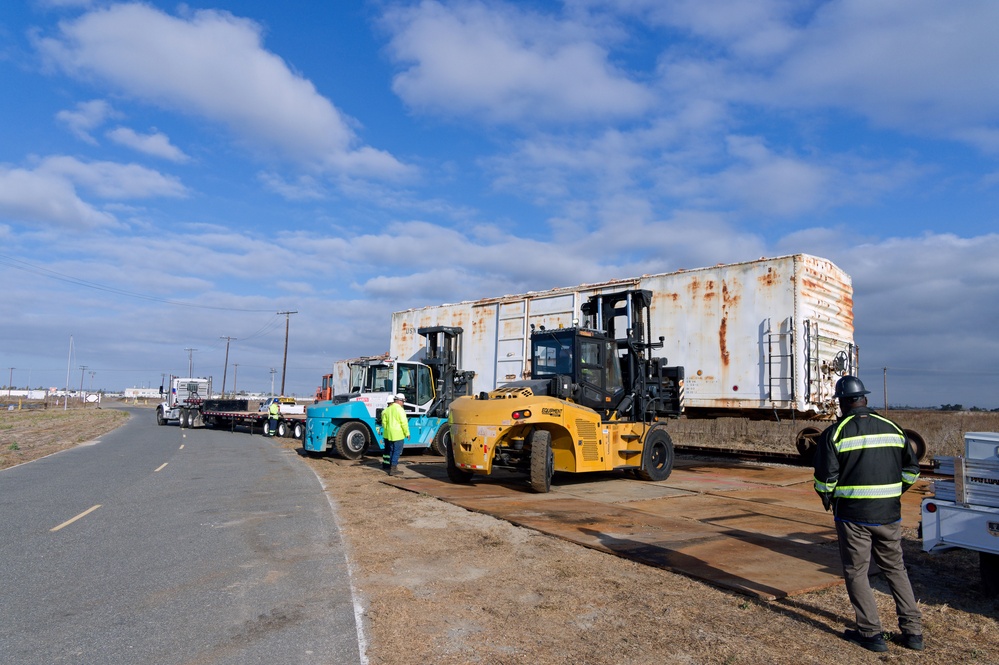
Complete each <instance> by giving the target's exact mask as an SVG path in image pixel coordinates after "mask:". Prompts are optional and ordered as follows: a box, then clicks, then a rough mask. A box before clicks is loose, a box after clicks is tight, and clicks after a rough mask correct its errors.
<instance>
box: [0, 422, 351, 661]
mask: <svg viewBox="0 0 999 665" xmlns="http://www.w3.org/2000/svg"><path fill="white" fill-rule="evenodd" d="M88 511H89V512H88ZM74 518H75V521H71V520H74ZM361 641H362V638H361V634H360V632H359V631H358V629H357V624H356V620H355V606H354V600H353V595H352V593H351V586H350V580H349V573H348V567H347V563H346V557H345V554H344V549H343V547H342V543H341V540H340V536H339V533H338V530H337V526H336V522H335V516H334V512H333V509H332V508H331V506H330V504H329V502H328V501H327V499H326V496H325V494H324V492H323V490H322V487H321V485H320V483H319V480H318V479H317V478H316V476H315V475H314V474H313V473H312V471H311V470H310V469H309V467H308V466H307V465H305V464H299V463H298V462H297V460H296V459H295V453H293V452H289V451H286V450H283V449H281V448H280V447H279V446H276V445H274V442H273V441H272V440H269V439H267V438H266V437H263V436H260V435H251V434H247V433H239V432H237V433H232V432H222V431H213V430H205V429H197V430H182V429H180V428H179V427H177V426H176V425H167V426H164V427H157V426H156V424H155V418H154V416H153V413H152V412H151V411H149V410H136V411H134V412H133V416H132V418H130V419H129V421H128V423H127V424H126V425H125V426H123V427H121V428H119V429H118V430H116V431H114V432H112V433H110V434H107V435H105V436H104V437H102V439H101V440H100V441H99V442H97V443H96V444H94V445H85V446H80V447H76V448H73V449H71V450H67V451H65V452H62V453H59V454H56V455H52V456H49V457H46V458H44V459H41V460H37V461H35V462H32V463H29V464H25V465H21V466H18V467H13V468H10V469H7V470H4V471H0V661H2V662H3V663H17V664H19V665H31V664H34V663H39V664H45V665H52V664H54V663H79V664H86V665H94V664H98V663H100V664H104V663H107V664H109V665H116V664H122V665H124V664H126V663H127V664H129V665H133V664H135V663H156V664H158V665H159V664H163V665H170V664H173V663H178V664H186V665H195V664H196V665H222V664H232V665H236V664H239V665H251V664H254V663H261V664H267V665H275V664H279V663H280V664H284V663H310V664H311V663H317V664H322V665H332V664H334V663H335V664H336V665H350V664H352V663H361V662H362V656H361V655H360V653H361V651H362V649H361V648H360V646H359V643H360V642H361Z"/></svg>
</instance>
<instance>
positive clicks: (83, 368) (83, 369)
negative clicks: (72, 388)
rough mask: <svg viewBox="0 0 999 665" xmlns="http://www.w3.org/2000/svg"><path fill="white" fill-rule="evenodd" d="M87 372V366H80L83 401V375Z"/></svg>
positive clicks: (81, 397)
mask: <svg viewBox="0 0 999 665" xmlns="http://www.w3.org/2000/svg"><path fill="white" fill-rule="evenodd" d="M86 371H87V366H86V365H80V399H83V374H84V372H86Z"/></svg>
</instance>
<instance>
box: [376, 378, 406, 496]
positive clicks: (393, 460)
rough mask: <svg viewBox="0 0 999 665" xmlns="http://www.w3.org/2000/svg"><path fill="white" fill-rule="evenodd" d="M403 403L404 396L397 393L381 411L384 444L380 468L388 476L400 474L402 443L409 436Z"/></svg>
mask: <svg viewBox="0 0 999 665" xmlns="http://www.w3.org/2000/svg"><path fill="white" fill-rule="evenodd" d="M405 403H406V396H405V395H403V394H402V393H398V394H397V395H395V397H393V398H392V403H391V404H389V405H388V407H386V408H385V410H384V411H382V439H383V440H384V446H385V448H384V450H383V451H382V470H384V471H385V472H386V473H388V475H390V476H398V475H401V474H400V473H399V466H398V465H399V456H400V455H402V447H403V444H404V443H405V442H406V439H408V438H409V419H408V418H406V411H405V410H404V409H403V408H402V405H403V404H405Z"/></svg>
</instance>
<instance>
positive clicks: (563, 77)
mask: <svg viewBox="0 0 999 665" xmlns="http://www.w3.org/2000/svg"><path fill="white" fill-rule="evenodd" d="M385 25H386V26H387V27H388V29H389V30H390V32H391V33H392V39H391V44H390V52H391V54H392V56H393V57H394V58H395V60H396V61H397V62H399V63H400V64H402V65H403V66H405V67H406V69H405V70H404V71H402V72H401V73H400V74H398V75H397V76H396V77H395V80H394V81H393V89H394V90H395V92H396V93H397V94H398V95H399V96H400V97H402V98H403V99H404V100H405V101H406V103H408V104H410V105H411V106H413V107H415V108H417V109H419V110H421V111H425V112H442V113H444V114H446V115H458V114H461V115H472V116H475V117H481V118H485V119H488V120H491V121H494V122H517V121H525V120H526V121H533V120H536V119H541V120H544V121H548V122H550V121H561V122H564V121H577V120H583V121H585V120H599V119H608V118H629V117H635V116H639V115H641V114H643V113H644V112H645V111H647V110H648V109H649V108H650V107H651V106H652V104H653V103H654V96H653V95H652V93H651V92H650V91H649V90H648V89H647V88H646V87H645V86H643V85H642V84H640V83H636V82H634V81H632V80H630V79H629V78H628V77H627V76H626V75H625V74H624V72H622V71H619V70H618V69H616V68H615V67H614V66H613V65H612V64H611V62H610V59H609V57H608V53H607V51H606V49H605V48H604V47H603V46H601V45H600V44H598V43H596V42H594V41H592V40H590V39H589V38H588V37H587V36H586V35H582V34H580V30H579V29H578V26H573V25H572V24H571V23H559V22H558V21H555V20H552V19H548V18H546V17H543V16H541V15H538V14H532V13H528V12H526V11H524V12H522V11H519V10H517V9H514V8H513V5H507V6H505V7H504V6H502V5H495V4H493V5H487V4H485V3H482V2H464V3H455V4H454V5H452V6H445V5H444V4H442V3H439V2H435V1H432V0H427V1H424V2H422V3H420V4H419V5H417V6H414V7H411V8H405V9H402V8H400V9H396V10H393V11H391V12H389V13H388V14H387V15H386V18H385Z"/></svg>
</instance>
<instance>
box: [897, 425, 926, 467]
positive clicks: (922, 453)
mask: <svg viewBox="0 0 999 665" xmlns="http://www.w3.org/2000/svg"><path fill="white" fill-rule="evenodd" d="M902 431H903V432H905V435H906V436H907V437H909V445H910V446H912V452H914V453H916V459H917V460H919V461H920V462H922V461H923V458H924V457H926V441H925V440H924V439H923V437H922V435H921V434H920V433H919V432H917V431H916V430H912V429H904V430H902Z"/></svg>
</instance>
